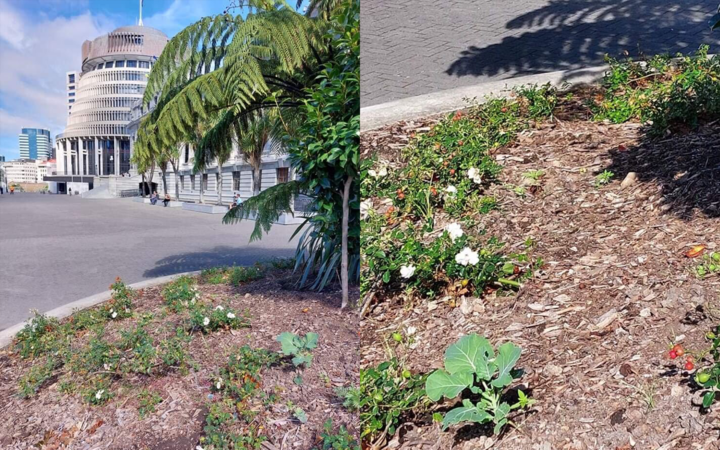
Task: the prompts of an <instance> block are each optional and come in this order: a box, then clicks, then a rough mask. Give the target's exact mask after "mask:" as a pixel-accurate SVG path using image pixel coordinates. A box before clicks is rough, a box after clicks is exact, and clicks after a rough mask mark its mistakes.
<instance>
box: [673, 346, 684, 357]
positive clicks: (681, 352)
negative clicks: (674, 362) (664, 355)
mask: <svg viewBox="0 0 720 450" xmlns="http://www.w3.org/2000/svg"><path fill="white" fill-rule="evenodd" d="M672 349H673V351H674V352H675V353H676V354H677V355H678V356H682V355H684V354H685V349H684V348H682V345H680V344H675V346H674V347H673V348H672Z"/></svg>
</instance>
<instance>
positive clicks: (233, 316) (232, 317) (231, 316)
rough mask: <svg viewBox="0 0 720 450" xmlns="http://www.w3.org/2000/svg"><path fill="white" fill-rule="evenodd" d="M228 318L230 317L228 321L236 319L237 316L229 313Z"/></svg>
mask: <svg viewBox="0 0 720 450" xmlns="http://www.w3.org/2000/svg"><path fill="white" fill-rule="evenodd" d="M227 317H228V319H234V318H235V314H233V313H227Z"/></svg>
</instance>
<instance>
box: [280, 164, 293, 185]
mask: <svg viewBox="0 0 720 450" xmlns="http://www.w3.org/2000/svg"><path fill="white" fill-rule="evenodd" d="M288 181H290V169H289V168H287V167H278V168H277V182H278V184H280V183H287V182H288Z"/></svg>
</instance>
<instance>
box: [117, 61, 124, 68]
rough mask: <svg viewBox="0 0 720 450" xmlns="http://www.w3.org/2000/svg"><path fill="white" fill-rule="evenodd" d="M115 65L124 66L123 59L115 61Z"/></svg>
mask: <svg viewBox="0 0 720 450" xmlns="http://www.w3.org/2000/svg"><path fill="white" fill-rule="evenodd" d="M115 67H125V61H115Z"/></svg>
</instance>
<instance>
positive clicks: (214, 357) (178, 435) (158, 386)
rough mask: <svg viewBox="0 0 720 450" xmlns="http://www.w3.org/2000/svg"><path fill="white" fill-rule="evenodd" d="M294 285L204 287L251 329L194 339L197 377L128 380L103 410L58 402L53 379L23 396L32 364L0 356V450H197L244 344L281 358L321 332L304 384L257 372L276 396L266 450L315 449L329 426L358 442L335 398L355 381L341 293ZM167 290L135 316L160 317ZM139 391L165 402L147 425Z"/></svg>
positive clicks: (284, 279)
mask: <svg viewBox="0 0 720 450" xmlns="http://www.w3.org/2000/svg"><path fill="white" fill-rule="evenodd" d="M293 281H294V278H293V277H292V276H290V275H288V273H287V272H283V271H276V272H272V273H270V274H269V275H268V277H267V278H266V279H264V280H260V281H256V282H253V283H249V284H246V285H243V286H240V287H232V286H228V285H209V284H199V285H198V287H199V289H200V292H201V298H202V299H203V300H204V301H211V302H212V303H213V304H215V303H217V304H221V303H222V304H225V305H230V306H232V307H233V308H235V309H237V310H238V311H243V310H246V311H247V312H248V313H249V315H250V321H251V327H250V328H243V329H237V330H227V331H218V332H215V333H209V334H206V335H201V334H195V335H194V339H193V341H192V342H191V343H190V347H189V350H188V353H189V355H190V359H191V360H192V361H194V364H193V365H194V367H195V368H196V369H195V368H191V369H190V370H189V373H188V374H187V375H185V376H183V375H181V373H179V372H170V373H167V374H163V375H160V376H152V377H146V376H137V377H136V378H132V377H130V378H129V379H127V380H125V379H124V380H123V381H121V382H120V383H115V384H114V385H113V388H112V389H113V391H114V393H115V397H114V398H113V399H112V400H111V401H110V402H108V403H107V404H105V405H103V406H100V407H93V406H89V405H87V404H86V403H84V402H83V400H82V398H81V396H80V395H79V394H75V395H63V394H61V393H60V392H59V391H58V383H57V381H53V382H51V383H52V384H50V385H49V386H44V387H43V388H42V389H41V390H40V392H39V393H38V395H36V396H35V397H32V398H30V399H21V398H19V397H18V396H17V392H18V378H19V377H20V376H22V375H23V374H24V373H25V371H26V370H27V369H28V368H29V367H30V365H31V362H29V361H23V360H21V359H20V358H19V357H18V356H17V355H8V354H7V353H3V354H0V405H1V406H0V409H2V411H3V414H2V415H1V416H0V448H2V449H30V448H33V449H35V448H39V449H59V448H67V449H117V450H120V449H123V450H127V449H153V450H154V449H157V450H171V449H172V450H175V449H178V450H185V449H187V450H194V449H195V448H196V445H198V444H199V438H200V436H202V435H203V427H204V426H205V417H206V415H207V412H208V405H209V404H210V403H211V402H213V401H217V400H218V399H219V396H218V395H217V394H215V395H212V394H211V391H210V386H211V383H212V382H213V381H212V380H213V376H214V374H215V373H217V371H218V369H219V368H220V367H222V366H223V365H225V364H227V361H228V356H229V355H230V353H231V352H232V351H233V350H234V349H237V348H239V347H241V346H243V345H246V344H247V345H250V346H252V347H254V348H260V347H262V348H267V349H270V350H273V351H279V350H280V344H279V343H278V342H276V341H275V337H276V336H278V335H279V334H280V333H282V332H284V331H291V332H294V333H302V334H305V333H307V332H310V331H312V332H316V333H318V334H319V345H318V348H316V349H315V350H314V351H313V355H314V359H313V362H312V366H311V367H310V368H306V369H303V370H301V371H300V375H301V376H302V379H303V383H302V385H297V384H295V383H294V382H293V378H295V376H296V375H297V374H296V372H295V370H293V369H292V368H291V367H288V366H287V365H286V366H284V367H281V366H274V367H271V368H269V369H263V371H262V372H261V379H262V380H261V383H262V385H261V389H262V390H263V391H265V392H266V393H268V394H270V393H274V394H276V395H277V396H278V400H277V401H276V402H274V403H272V404H270V405H268V406H266V407H265V409H264V410H263V411H261V412H260V415H259V416H258V418H257V419H256V420H258V421H260V423H262V424H263V425H264V429H263V434H265V435H267V436H268V441H267V442H265V443H264V444H263V448H264V449H267V450H274V449H278V450H279V449H311V448H313V447H314V446H315V445H316V444H317V443H318V438H319V434H320V432H321V431H322V429H323V423H324V422H325V421H326V420H327V419H332V421H333V425H334V427H339V426H340V425H341V424H343V425H345V426H346V427H348V429H349V431H350V432H351V433H352V434H355V435H357V428H356V423H357V417H356V416H355V415H354V414H352V413H349V412H347V411H346V410H345V408H343V406H342V400H340V399H338V397H337V396H336V394H335V392H334V389H335V388H336V387H338V386H351V385H353V386H356V385H357V383H358V364H359V356H358V354H357V351H356V349H357V348H358V345H359V339H358V334H357V322H358V321H357V318H356V316H355V314H352V313H344V312H340V309H339V304H340V293H339V292H338V291H334V290H330V291H329V292H325V293H317V292H313V291H297V290H294V289H293ZM161 290H162V287H156V288H150V289H145V290H144V291H143V292H142V295H141V298H140V299H139V300H136V301H135V305H136V307H135V312H136V313H138V314H136V317H137V316H139V315H140V313H145V312H155V313H157V312H159V311H160V309H161V305H162V298H161V295H160V292H161ZM354 294H355V295H356V296H357V292H354ZM169 317H172V316H169ZM133 320H134V319H126V320H123V321H118V322H111V323H109V324H108V330H109V333H110V334H112V333H113V331H114V330H113V329H112V328H113V327H118V328H120V327H121V328H127V327H128V326H129V325H131V324H132V322H133ZM142 388H148V389H151V390H154V391H156V392H159V393H160V395H161V397H162V399H163V401H162V403H160V404H158V405H157V406H156V410H157V411H156V412H155V413H151V414H149V415H148V416H147V417H145V419H140V417H139V414H138V392H139V390H140V389H142ZM290 402H292V405H293V406H294V407H300V408H302V409H303V410H304V411H305V412H306V413H307V417H308V422H307V423H305V424H301V423H300V422H299V421H297V420H295V419H294V418H293V417H292V412H291V411H290V410H289V408H288V405H289V403H290Z"/></svg>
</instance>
